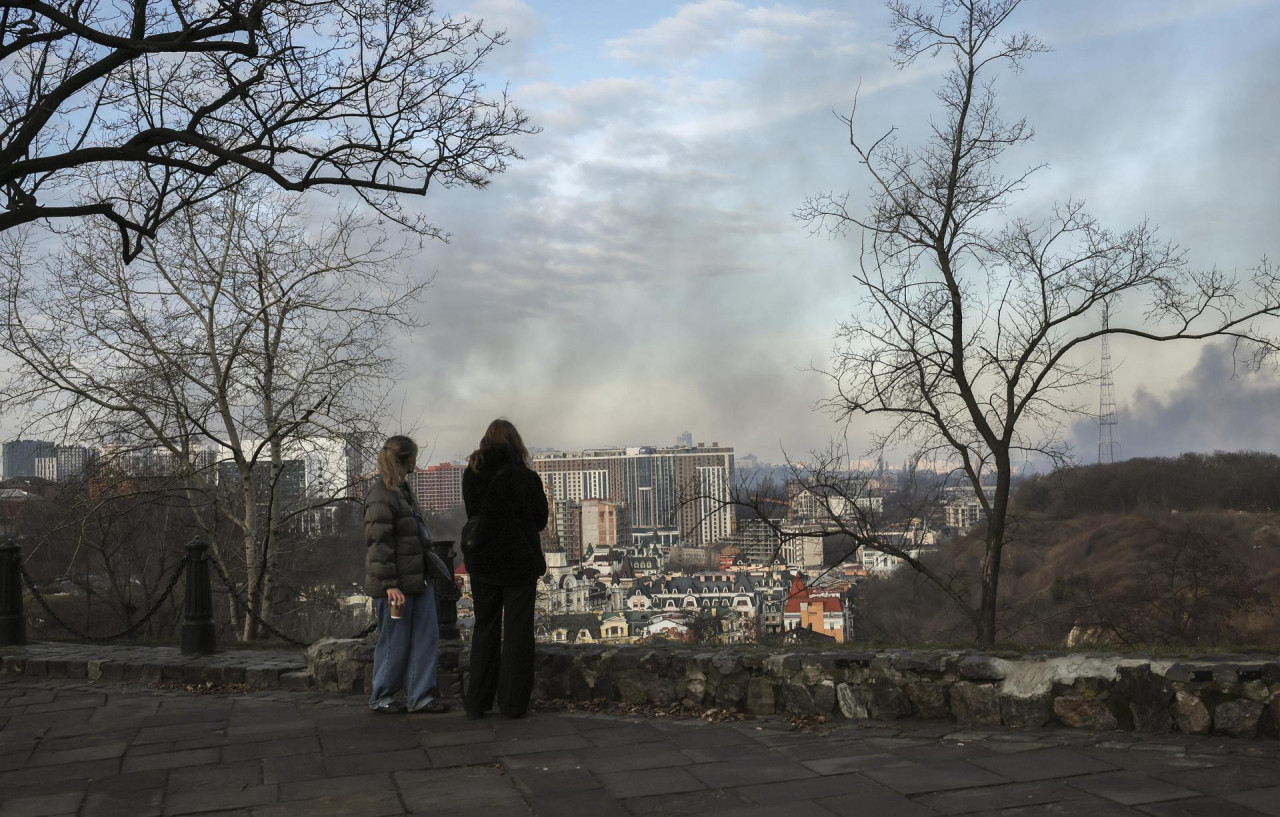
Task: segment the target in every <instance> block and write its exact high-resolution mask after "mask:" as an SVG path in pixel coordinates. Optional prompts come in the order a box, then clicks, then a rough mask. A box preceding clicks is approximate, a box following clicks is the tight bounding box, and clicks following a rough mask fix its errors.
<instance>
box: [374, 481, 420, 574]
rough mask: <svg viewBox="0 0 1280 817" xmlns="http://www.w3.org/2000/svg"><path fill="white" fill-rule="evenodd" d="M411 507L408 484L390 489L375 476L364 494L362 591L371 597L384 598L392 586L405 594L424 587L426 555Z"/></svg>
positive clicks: (410, 494)
mask: <svg viewBox="0 0 1280 817" xmlns="http://www.w3.org/2000/svg"><path fill="white" fill-rule="evenodd" d="M413 511H414V499H413V494H412V493H411V492H410V491H409V486H408V485H401V486H400V487H399V488H397V489H394V490H393V489H391V488H388V487H387V486H386V484H384V483H383V481H382V480H381V479H377V480H374V482H373V484H372V485H370V486H369V490H368V492H367V493H366V494H365V497H364V542H365V546H366V551H365V560H364V564H365V582H364V592H365V593H367V594H368V595H370V596H372V597H373V598H375V599H383V598H386V597H387V590H389V589H390V588H392V587H396V588H399V589H400V592H402V593H406V594H411V593H422V592H425V591H426V589H427V584H426V565H425V564H424V562H425V559H426V556H425V555H424V553H423V542H422V536H421V534H419V532H418V520H417V518H416V517H415V516H414V513H413Z"/></svg>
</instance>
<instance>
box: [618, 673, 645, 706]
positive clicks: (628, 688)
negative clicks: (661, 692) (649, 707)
mask: <svg viewBox="0 0 1280 817" xmlns="http://www.w3.org/2000/svg"><path fill="white" fill-rule="evenodd" d="M618 692H619V693H621V695H622V702H623V703H624V704H627V705H628V706H640V705H642V704H646V703H648V702H649V690H648V687H647V686H646V685H645V682H644V679H642V678H635V677H624V678H619V679H618Z"/></svg>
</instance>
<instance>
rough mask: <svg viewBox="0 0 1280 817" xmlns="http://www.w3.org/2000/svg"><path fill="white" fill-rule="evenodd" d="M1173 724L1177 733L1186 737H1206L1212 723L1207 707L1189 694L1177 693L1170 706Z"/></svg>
mask: <svg viewBox="0 0 1280 817" xmlns="http://www.w3.org/2000/svg"><path fill="white" fill-rule="evenodd" d="M1171 711H1172V713H1173V722H1174V724H1175V725H1176V726H1177V727H1178V731H1179V732H1183V733H1184V734H1188V735H1207V734H1209V727H1210V725H1211V724H1212V723H1213V721H1212V719H1211V718H1210V717H1209V707H1207V706H1205V705H1204V701H1201V700H1200V699H1199V698H1198V697H1196V696H1195V695H1193V694H1191V693H1190V692H1178V693H1177V694H1176V696H1175V697H1174V701H1173V705H1172V706H1171Z"/></svg>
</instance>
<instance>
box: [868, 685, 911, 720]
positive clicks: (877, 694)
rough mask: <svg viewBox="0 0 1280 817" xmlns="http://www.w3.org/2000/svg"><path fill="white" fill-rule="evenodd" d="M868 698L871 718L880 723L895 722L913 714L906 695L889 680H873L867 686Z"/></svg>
mask: <svg viewBox="0 0 1280 817" xmlns="http://www.w3.org/2000/svg"><path fill="white" fill-rule="evenodd" d="M867 698H868V701H869V707H868V708H869V710H870V712H871V717H872V718H874V719H876V720H878V721H893V720H897V719H898V718H905V717H907V716H908V715H910V714H911V702H910V701H908V700H907V696H906V693H904V692H903V691H902V687H900V686H898V684H897V683H895V682H894V681H891V680H889V679H888V678H872V679H871V681H870V683H868V684H867Z"/></svg>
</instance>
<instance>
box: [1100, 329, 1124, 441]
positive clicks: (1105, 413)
mask: <svg viewBox="0 0 1280 817" xmlns="http://www.w3.org/2000/svg"><path fill="white" fill-rule="evenodd" d="M1110 328H1111V307H1110V306H1109V305H1107V304H1103V305H1102V371H1101V372H1100V374H1099V377H1098V462H1099V463H1103V462H1107V463H1111V462H1115V461H1116V460H1118V459H1120V438H1119V435H1117V434H1116V384H1115V381H1114V380H1112V378H1111V340H1110V335H1109V334H1108V333H1107V330H1108V329H1110Z"/></svg>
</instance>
